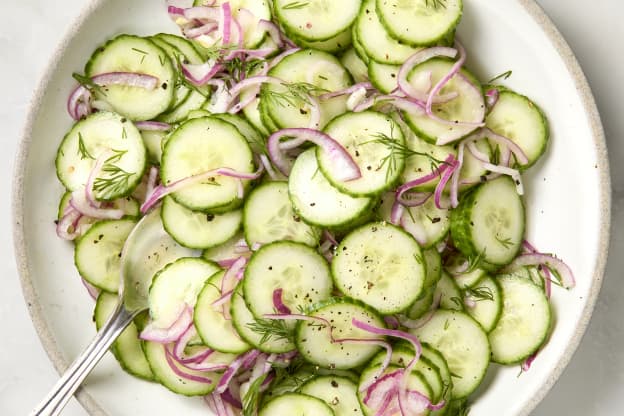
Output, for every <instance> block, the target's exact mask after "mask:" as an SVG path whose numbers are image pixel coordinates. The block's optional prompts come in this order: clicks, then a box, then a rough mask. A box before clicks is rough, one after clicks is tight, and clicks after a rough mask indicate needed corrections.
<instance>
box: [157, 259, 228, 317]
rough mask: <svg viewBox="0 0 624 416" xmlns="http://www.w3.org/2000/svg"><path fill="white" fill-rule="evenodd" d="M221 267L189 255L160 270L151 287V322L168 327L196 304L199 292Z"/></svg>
mask: <svg viewBox="0 0 624 416" xmlns="http://www.w3.org/2000/svg"><path fill="white" fill-rule="evenodd" d="M219 270H220V269H219V266H217V265H216V264H215V263H211V262H209V261H206V260H204V259H200V258H195V257H186V258H181V259H178V260H176V261H175V262H173V263H171V264H168V265H167V266H165V267H164V268H163V269H162V270H161V271H159V272H158V273H157V274H156V276H154V279H153V281H152V285H151V287H150V290H149V297H148V304H149V311H150V317H151V318H152V325H153V326H154V327H156V328H169V327H170V326H171V325H172V324H173V323H174V322H175V321H176V320H177V319H178V318H179V316H180V314H181V312H182V311H183V309H184V308H185V307H187V306H190V307H193V306H195V303H196V302H197V295H198V294H199V292H200V291H201V289H202V287H203V286H204V283H205V282H206V281H207V280H208V278H209V277H210V276H212V275H213V274H215V273H216V272H218V271H219Z"/></svg>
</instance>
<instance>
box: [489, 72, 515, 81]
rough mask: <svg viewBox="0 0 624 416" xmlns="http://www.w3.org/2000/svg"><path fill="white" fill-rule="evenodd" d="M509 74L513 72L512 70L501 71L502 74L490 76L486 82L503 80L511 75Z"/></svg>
mask: <svg viewBox="0 0 624 416" xmlns="http://www.w3.org/2000/svg"><path fill="white" fill-rule="evenodd" d="M511 74H513V71H507V72H503V73H502V74H500V75H497V76H495V77H494V78H492V79H491V80H489V81H488V82H487V83H488V84H493V83H495V82H496V81H500V80H505V79H507V78H509V77H510V76H511Z"/></svg>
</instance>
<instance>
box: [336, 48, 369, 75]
mask: <svg viewBox="0 0 624 416" xmlns="http://www.w3.org/2000/svg"><path fill="white" fill-rule="evenodd" d="M340 62H341V63H342V65H343V66H344V67H345V68H347V71H349V73H350V74H351V76H352V77H353V80H354V81H355V82H364V81H367V80H368V68H367V66H366V64H365V63H364V61H362V60H361V59H360V57H359V56H358V55H357V52H355V49H353V48H351V49H349V50H347V51H346V52H345V53H343V54H342V57H341V58H340Z"/></svg>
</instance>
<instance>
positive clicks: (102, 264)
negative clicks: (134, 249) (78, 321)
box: [74, 219, 136, 293]
mask: <svg viewBox="0 0 624 416" xmlns="http://www.w3.org/2000/svg"><path fill="white" fill-rule="evenodd" d="M135 225H136V220H134V219H123V220H108V221H100V222H98V223H96V224H95V225H93V226H92V227H91V228H89V231H87V232H86V233H85V234H84V235H83V236H82V237H81V238H80V239H79V240H78V242H77V243H76V250H75V251H74V262H75V263H76V268H77V269H78V272H79V273H80V276H82V278H83V279H85V280H86V281H87V282H89V283H90V284H92V285H93V286H95V287H97V288H99V289H102V290H105V291H107V292H111V293H117V291H118V290H119V276H120V264H121V250H122V248H123V246H124V243H125V242H126V239H127V238H128V235H129V234H130V232H131V231H132V229H133V228H134V226H135Z"/></svg>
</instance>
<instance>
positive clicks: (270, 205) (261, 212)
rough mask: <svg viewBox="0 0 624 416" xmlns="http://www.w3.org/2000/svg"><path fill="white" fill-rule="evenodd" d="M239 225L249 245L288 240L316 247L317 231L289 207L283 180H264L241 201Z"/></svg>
mask: <svg viewBox="0 0 624 416" xmlns="http://www.w3.org/2000/svg"><path fill="white" fill-rule="evenodd" d="M243 228H244V230H245V239H246V240H247V244H248V245H249V247H253V246H254V244H268V243H272V242H274V241H281V240H289V241H296V242H300V243H304V244H307V245H309V246H316V245H317V243H318V241H319V238H320V235H321V233H320V230H319V229H317V228H316V227H313V226H310V225H308V224H306V223H305V222H303V221H302V220H301V218H300V217H299V215H297V214H296V213H295V211H294V210H293V206H292V203H291V201H290V198H289V197H288V184H287V183H286V182H268V183H265V184H263V185H261V186H259V187H257V188H256V189H254V190H253V191H252V192H251V193H250V194H249V197H248V198H247V201H246V202H245V207H244V210H243Z"/></svg>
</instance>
